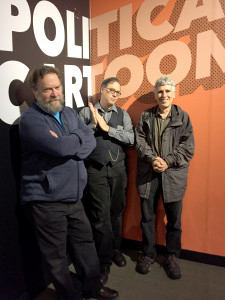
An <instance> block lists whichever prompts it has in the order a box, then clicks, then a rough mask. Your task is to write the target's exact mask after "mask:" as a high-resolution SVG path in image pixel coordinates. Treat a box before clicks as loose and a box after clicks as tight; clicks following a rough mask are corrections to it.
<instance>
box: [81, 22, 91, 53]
mask: <svg viewBox="0 0 225 300" xmlns="http://www.w3.org/2000/svg"><path fill="white" fill-rule="evenodd" d="M89 34H90V33H89V19H88V18H85V17H82V36H83V58H84V59H89V56H90V55H89V52H90V48H89V44H90V43H89Z"/></svg>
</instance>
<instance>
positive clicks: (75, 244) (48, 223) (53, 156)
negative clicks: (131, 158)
mask: <svg viewBox="0 0 225 300" xmlns="http://www.w3.org/2000/svg"><path fill="white" fill-rule="evenodd" d="M29 83H30V87H31V89H32V91H33V94H34V96H35V100H34V101H33V103H32V106H31V107H30V108H29V109H28V110H27V111H25V112H24V113H23V115H22V116H21V120H20V137H21V145H22V181H21V200H22V204H26V205H27V206H28V209H29V212H30V215H31V216H32V220H33V223H34V228H35V231H36V236H37V241H38V244H39V247H40V250H41V253H42V255H43V258H44V260H45V262H46V266H47V269H48V271H49V273H50V275H51V278H52V282H53V284H54V287H55V289H56V294H57V299H59V300H81V299H83V297H87V298H88V297H94V298H96V299H114V298H115V297H117V295H118V292H117V291H114V290H111V289H109V288H106V287H103V285H102V283H101V282H100V266H99V260H98V257H97V253H96V249H95V245H94V241H93V237H92V230H91V226H90V223H89V221H88V219H87V217H86V214H85V212H84V208H83V205H82V202H81V198H82V195H83V190H84V187H85V185H86V182H87V172H86V169H85V166H84V163H83V159H85V158H86V157H87V156H88V155H89V154H90V153H91V152H92V151H93V149H94V148H95V146H96V141H95V138H94V136H93V134H92V131H91V130H90V129H89V128H88V127H87V126H86V125H85V124H84V123H83V121H82V120H81V119H80V117H79V115H78V114H77V112H76V111H75V110H73V109H72V108H70V107H65V106H64V97H63V89H62V84H61V80H60V75H59V71H58V70H57V69H56V68H53V67H50V66H45V65H41V66H38V67H37V68H36V69H35V70H34V71H33V72H32V73H31V76H30V80H29ZM67 246H68V247H67ZM67 253H69V254H70V258H71V260H72V262H73V264H74V267H75V269H76V274H77V279H78V281H75V280H74V281H73V279H72V278H71V276H70V272H69V266H68V262H67Z"/></svg>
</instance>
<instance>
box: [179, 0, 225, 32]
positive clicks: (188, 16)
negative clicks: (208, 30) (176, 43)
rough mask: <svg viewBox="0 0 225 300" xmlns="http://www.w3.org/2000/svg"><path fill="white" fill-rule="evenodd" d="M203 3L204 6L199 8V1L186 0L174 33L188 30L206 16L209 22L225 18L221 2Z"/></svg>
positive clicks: (215, 0) (206, 1) (210, 1)
mask: <svg viewBox="0 0 225 300" xmlns="http://www.w3.org/2000/svg"><path fill="white" fill-rule="evenodd" d="M202 2H203V5H200V6H197V4H198V0H185V2H184V7H183V9H182V11H181V13H180V17H179V19H178V22H177V25H176V28H175V30H174V32H178V31H181V30H185V29H188V28H189V27H190V25H191V22H192V21H193V20H196V19H200V18H202V17H205V16H206V17H207V19H208V21H209V22H211V21H214V20H218V19H222V18H224V13H223V9H222V7H221V5H220V2H219V0H202Z"/></svg>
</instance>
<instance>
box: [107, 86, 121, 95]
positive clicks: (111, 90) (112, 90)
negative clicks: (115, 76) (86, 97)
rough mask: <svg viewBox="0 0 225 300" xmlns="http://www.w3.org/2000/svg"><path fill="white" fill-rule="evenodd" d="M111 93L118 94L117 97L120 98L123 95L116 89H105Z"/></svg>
mask: <svg viewBox="0 0 225 300" xmlns="http://www.w3.org/2000/svg"><path fill="white" fill-rule="evenodd" d="M105 89H106V90H107V91H108V92H109V93H111V94H112V95H114V94H115V93H116V96H117V97H119V96H120V95H121V92H120V91H116V90H114V89H111V88H105Z"/></svg>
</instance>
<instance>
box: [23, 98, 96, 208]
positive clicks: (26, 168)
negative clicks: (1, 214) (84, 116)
mask: <svg viewBox="0 0 225 300" xmlns="http://www.w3.org/2000/svg"><path fill="white" fill-rule="evenodd" d="M61 120H62V123H63V127H64V128H62V126H61V125H60V124H59V122H58V121H57V120H56V119H55V118H54V117H53V116H52V115H51V114H49V113H47V112H45V111H43V110H42V109H41V108H40V107H39V106H38V105H37V104H36V101H34V102H33V103H32V106H31V107H30V108H28V109H27V110H26V111H25V112H24V113H23V115H22V116H21V119H20V126H19V128H20V138H21V145H22V182H21V200H22V203H23V204H24V203H27V202H31V201H48V202H75V201H77V200H79V199H81V197H82V195H83V190H84V187H85V185H86V182H87V173H86V169H85V167H84V163H83V159H84V158H86V157H87V156H88V155H89V154H90V153H91V152H92V151H93V149H94V148H95V146H96V141H95V138H94V136H93V133H92V131H91V130H90V129H89V128H88V127H87V126H86V125H85V124H84V123H83V121H82V120H81V118H80V117H79V115H78V114H77V112H76V111H75V110H74V109H72V108H69V107H65V108H64V109H63V111H62V113H61ZM50 130H52V131H53V132H55V133H56V134H57V136H58V138H56V137H54V136H52V135H51V134H50V132H49V131H50Z"/></svg>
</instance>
